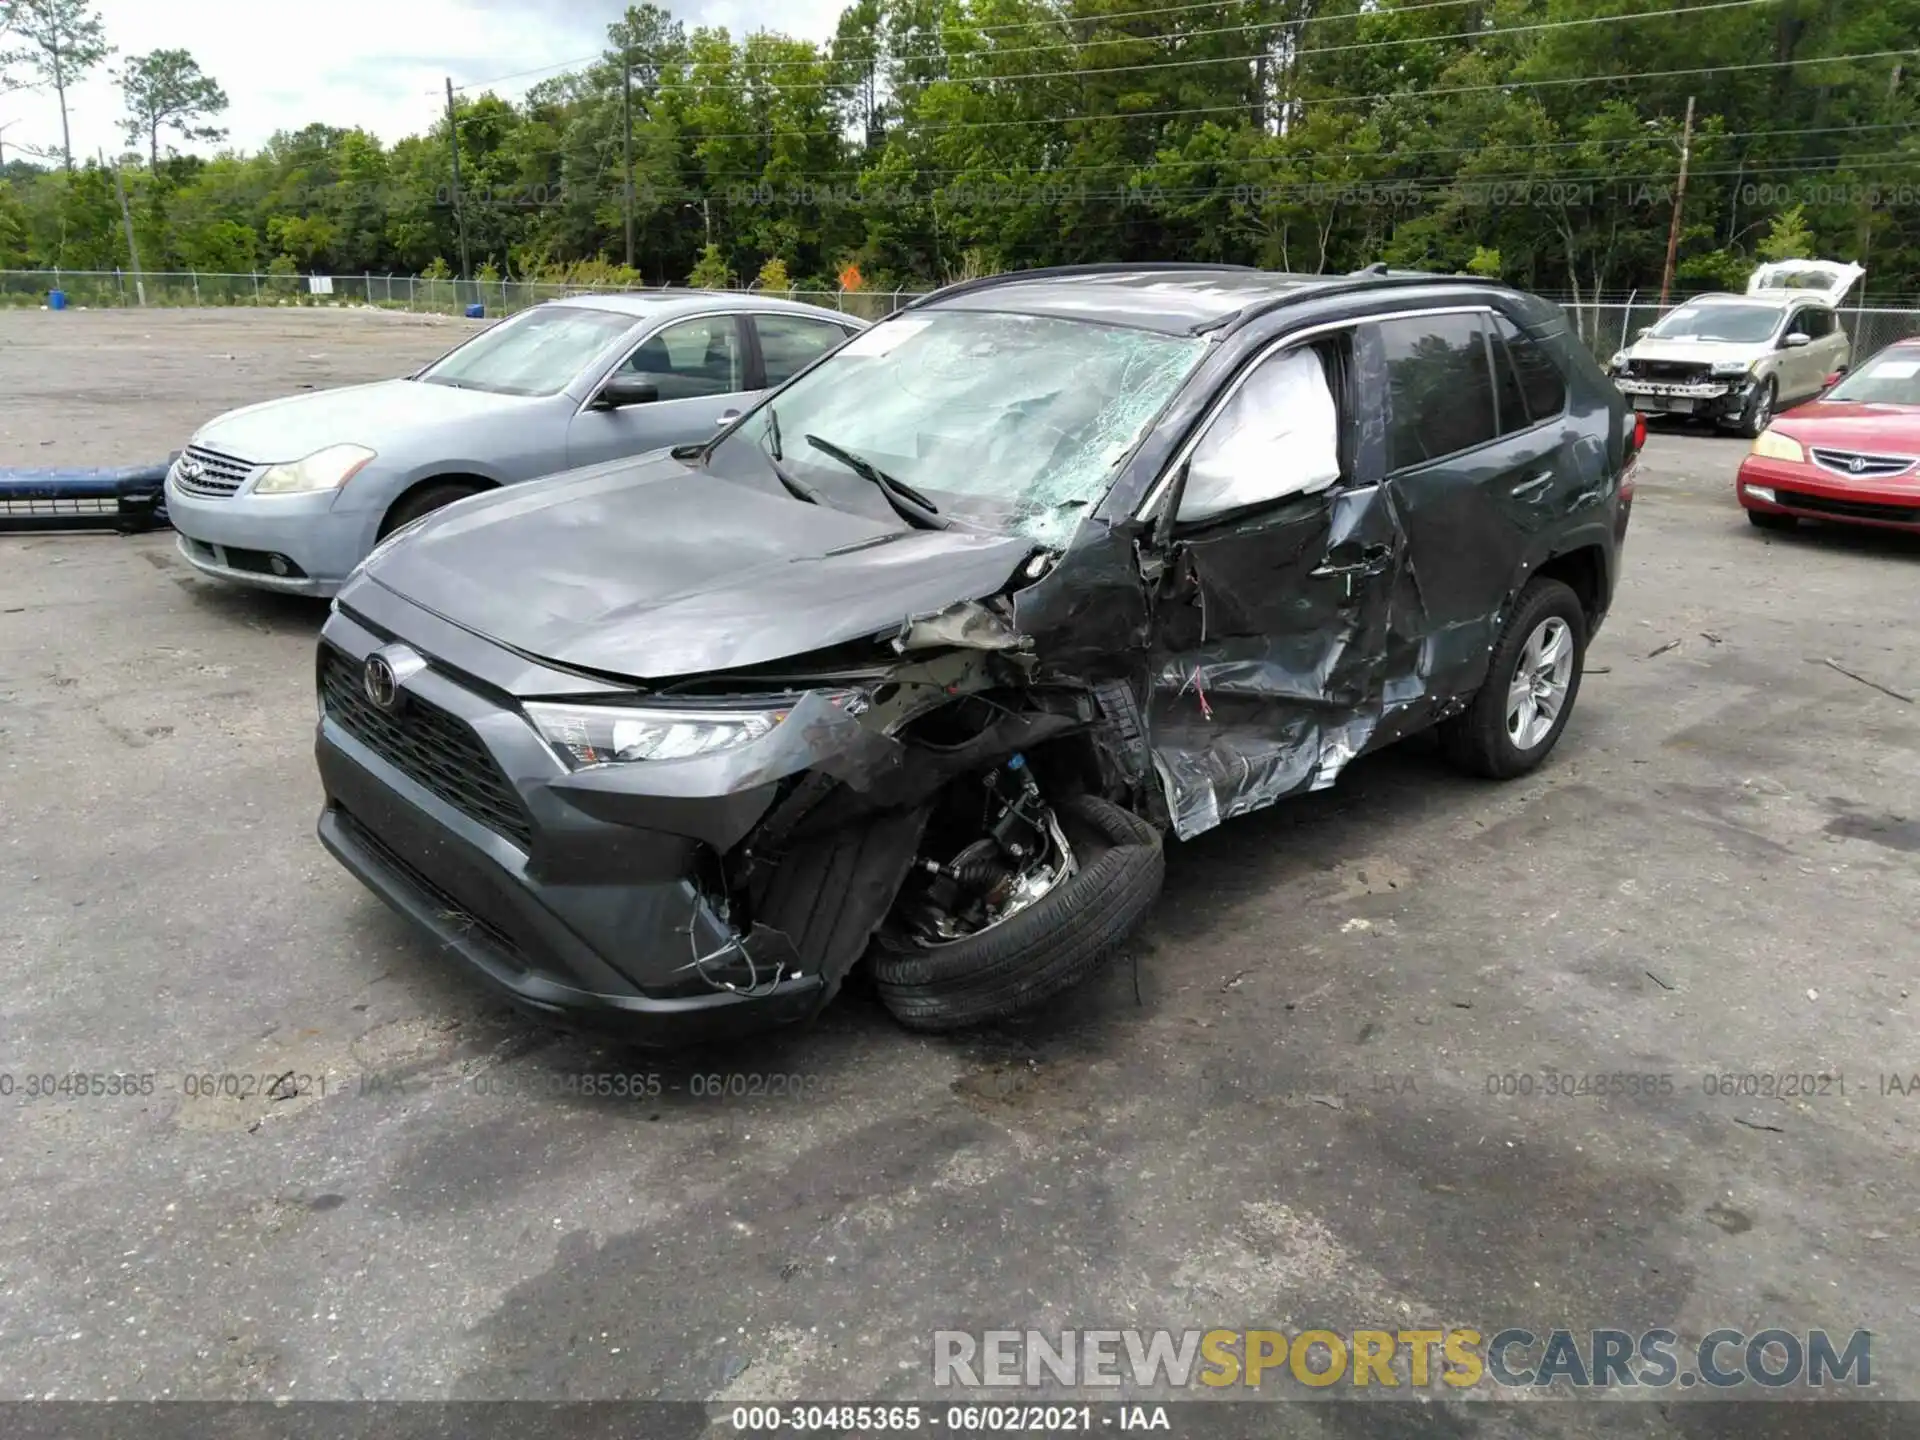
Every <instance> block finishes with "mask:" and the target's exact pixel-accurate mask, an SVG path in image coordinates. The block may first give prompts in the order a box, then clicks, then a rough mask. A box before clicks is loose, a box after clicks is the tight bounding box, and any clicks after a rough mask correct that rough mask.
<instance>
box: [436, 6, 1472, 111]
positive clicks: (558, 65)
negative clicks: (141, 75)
mask: <svg viewBox="0 0 1920 1440" xmlns="http://www.w3.org/2000/svg"><path fill="white" fill-rule="evenodd" d="M1245 3H1247V0H1195V3H1191V4H1186V5H1163V6H1160V7H1158V8H1156V9H1152V10H1124V11H1116V12H1114V13H1112V14H1108V15H1087V16H1077V15H1064V16H1047V17H1044V18H1042V19H1038V20H1008V21H1004V22H1002V23H1000V24H997V25H971V26H968V27H967V31H966V33H967V34H969V35H990V34H997V33H999V32H1001V31H1004V30H1037V29H1041V28H1043V27H1047V26H1059V25H1073V24H1079V23H1084V22H1086V21H1097V22H1098V23H1100V24H1102V25H1110V24H1112V23H1114V22H1115V21H1119V20H1137V19H1140V18H1141V17H1143V16H1147V15H1184V14H1191V13H1192V12H1194V11H1198V10H1224V9H1228V8H1231V7H1232V6H1235V5H1243V4H1245ZM1479 3H1481V0H1422V3H1421V4H1418V5H1397V6H1395V7H1394V8H1393V9H1392V10H1390V11H1366V10H1356V11H1354V12H1352V13H1351V14H1346V15H1309V16H1306V17H1305V18H1303V19H1300V20H1285V21H1277V22H1275V23H1274V26H1273V27H1271V28H1276V29H1289V30H1299V29H1301V28H1303V27H1305V26H1307V25H1321V24H1331V23H1333V22H1335V21H1340V20H1366V19H1370V18H1372V17H1373V16H1374V15H1376V14H1391V15H1410V14H1413V13H1415V12H1417V11H1421V10H1444V9H1449V8H1451V9H1458V8H1459V7H1460V6H1462V5H1475V4H1479ZM925 38H928V39H932V40H936V41H938V40H940V39H942V38H943V36H942V35H941V34H937V33H936V34H931V35H928V36H926V37H925ZM1096 43H1098V42H1096ZM1041 48H1046V47H1041ZM933 54H934V52H933V51H925V52H920V54H918V55H916V54H915V52H911V51H906V52H902V53H901V56H900V57H899V58H904V59H913V58H927V57H931V56H932V55H933ZM606 58H607V54H606V52H605V51H604V50H602V51H599V52H597V53H595V54H592V55H581V56H577V57H575V58H574V59H572V60H558V61H555V62H554V63H553V64H551V65H537V66H535V67H534V68H533V69H531V70H516V71H513V72H512V73H510V74H507V75H495V76H493V77H492V78H491V79H487V80H470V81H468V82H467V83H466V84H464V85H456V86H454V87H453V88H454V89H455V90H456V91H461V90H481V89H485V88H486V87H487V86H489V85H498V84H499V83H501V82H502V81H504V80H519V79H522V78H524V77H525V76H528V75H541V74H545V73H546V72H547V71H549V70H564V69H566V68H567V67H568V66H570V65H591V64H594V63H595V62H597V61H604V60H605V59H606ZM832 58H833V57H832V56H831V54H830V53H829V54H827V55H823V56H822V57H821V60H818V61H815V60H786V61H774V62H769V63H772V64H782V65H814V64H821V63H825V62H826V61H829V60H831V59H832ZM428 93H429V94H433V95H438V94H439V93H440V92H439V91H438V90H434V91H429V92H428Z"/></svg>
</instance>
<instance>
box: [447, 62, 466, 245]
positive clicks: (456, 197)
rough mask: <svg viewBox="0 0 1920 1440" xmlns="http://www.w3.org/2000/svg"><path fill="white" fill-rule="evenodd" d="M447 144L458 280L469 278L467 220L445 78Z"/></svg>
mask: <svg viewBox="0 0 1920 1440" xmlns="http://www.w3.org/2000/svg"><path fill="white" fill-rule="evenodd" d="M447 143H448V144H449V145H451V146H452V147H453V228H454V229H455V230H457V231H459V232H460V278H461V279H462V280H466V279H468V278H470V275H471V271H470V268H469V266H468V265H467V219H466V215H465V213H464V212H463V211H462V210H461V208H460V121H459V119H458V118H457V117H456V116H455V115H454V111H453V77H452V76H451V75H449V76H447Z"/></svg>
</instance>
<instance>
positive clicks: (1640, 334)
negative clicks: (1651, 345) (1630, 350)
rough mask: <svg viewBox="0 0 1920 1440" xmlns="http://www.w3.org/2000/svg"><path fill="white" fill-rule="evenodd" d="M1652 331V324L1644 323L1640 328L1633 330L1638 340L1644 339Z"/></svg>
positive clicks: (1634, 336)
mask: <svg viewBox="0 0 1920 1440" xmlns="http://www.w3.org/2000/svg"><path fill="white" fill-rule="evenodd" d="M1652 333H1653V327H1652V326H1651V325H1642V326H1641V327H1640V328H1639V329H1638V330H1636V331H1634V332H1633V338H1634V339H1636V340H1644V339H1646V338H1647V336H1649V335H1651V334H1652Z"/></svg>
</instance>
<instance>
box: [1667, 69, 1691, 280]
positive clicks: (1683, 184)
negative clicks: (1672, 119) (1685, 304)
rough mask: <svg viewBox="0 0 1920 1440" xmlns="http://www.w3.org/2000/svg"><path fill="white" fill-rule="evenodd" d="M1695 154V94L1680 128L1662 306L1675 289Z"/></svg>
mask: <svg viewBox="0 0 1920 1440" xmlns="http://www.w3.org/2000/svg"><path fill="white" fill-rule="evenodd" d="M1692 156H1693V96H1691V95H1689V96H1687V118H1686V122H1685V124H1683V125H1682V126H1681V128H1680V179H1679V182H1678V183H1677V184H1675V185H1674V187H1673V221H1672V223H1671V224H1669V225H1668V226H1667V263H1666V267H1665V268H1664V269H1663V270H1661V272H1660V308H1661V309H1662V310H1665V309H1666V308H1667V295H1668V293H1669V292H1671V291H1672V289H1673V262H1674V257H1675V256H1677V255H1678V254H1679V253H1680V207H1681V206H1682V205H1684V204H1686V201H1687V163H1688V161H1689V160H1690V159H1691V158H1692Z"/></svg>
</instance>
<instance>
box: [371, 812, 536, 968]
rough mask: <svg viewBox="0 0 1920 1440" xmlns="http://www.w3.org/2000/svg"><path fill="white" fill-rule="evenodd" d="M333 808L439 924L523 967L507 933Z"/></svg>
mask: <svg viewBox="0 0 1920 1440" xmlns="http://www.w3.org/2000/svg"><path fill="white" fill-rule="evenodd" d="M334 809H335V813H336V814H337V815H338V816H339V818H340V821H341V824H342V826H343V828H345V829H346V830H347V831H348V832H349V833H350V834H351V835H352V836H353V839H354V841H355V842H356V843H357V844H358V845H359V846H360V847H361V848H362V849H363V850H366V851H368V852H369V853H370V854H371V855H372V856H373V857H374V859H376V860H378V861H379V862H380V863H381V864H382V865H385V866H386V867H387V868H388V869H389V870H391V871H393V872H394V873H395V874H396V875H398V876H399V877H400V878H401V879H402V880H405V881H406V882H407V883H408V884H409V885H411V886H412V887H413V888H414V889H415V890H418V891H419V892H420V893H421V895H422V896H424V897H425V898H426V899H428V900H430V901H432V902H433V905H434V908H435V909H436V910H437V911H438V912H439V913H438V916H437V918H438V919H439V920H440V922H441V923H442V924H443V925H445V926H447V927H449V928H451V929H454V930H458V931H460V932H461V933H462V934H467V935H473V936H476V937H478V938H479V939H481V940H484V941H486V942H487V944H489V945H491V946H492V947H493V948H494V949H495V950H497V951H499V952H500V954H501V955H503V956H505V957H506V958H507V959H508V960H510V961H511V962H512V963H513V964H514V966H515V967H516V968H518V969H521V970H524V969H526V968H527V965H526V958H527V957H526V950H525V949H524V948H523V947H522V946H521V944H520V942H519V941H518V940H517V939H515V938H514V936H513V935H512V934H511V933H510V932H508V931H506V930H503V929H502V928H501V927H500V926H498V925H496V924H494V923H493V922H492V921H491V920H489V919H487V918H486V917H485V916H484V915H477V914H475V913H474V912H473V910H471V909H470V908H469V907H467V906H466V905H464V904H462V903H461V901H460V899H459V897H457V896H456V895H454V894H453V893H452V892H451V891H450V890H448V889H446V888H445V887H444V886H442V885H441V884H439V882H437V881H436V880H434V879H433V878H432V877H431V876H429V875H428V874H427V873H426V872H425V871H424V870H422V869H420V867H419V866H417V865H415V864H414V863H413V862H412V861H411V860H409V859H407V858H406V857H405V856H404V855H402V854H401V853H400V852H399V851H398V850H395V849H394V848H393V847H392V846H391V845H389V844H387V842H386V841H384V840H382V839H381V838H380V837H379V836H378V835H376V834H374V833H373V831H372V830H370V829H368V828H367V827H366V826H365V825H363V824H361V823H360V820H359V817H357V816H356V815H354V813H353V812H352V811H351V810H348V809H347V808H346V807H345V806H342V805H336V806H335V807H334Z"/></svg>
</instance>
